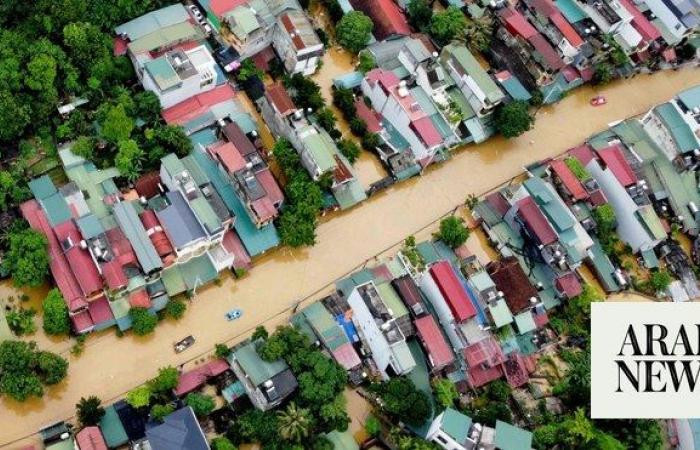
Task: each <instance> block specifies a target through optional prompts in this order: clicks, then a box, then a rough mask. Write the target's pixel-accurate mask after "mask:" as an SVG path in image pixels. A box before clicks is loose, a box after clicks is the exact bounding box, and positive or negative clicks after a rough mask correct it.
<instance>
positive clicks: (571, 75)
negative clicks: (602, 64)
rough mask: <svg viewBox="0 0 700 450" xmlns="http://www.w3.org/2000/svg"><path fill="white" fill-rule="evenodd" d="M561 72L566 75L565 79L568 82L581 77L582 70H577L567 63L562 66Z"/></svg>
mask: <svg viewBox="0 0 700 450" xmlns="http://www.w3.org/2000/svg"><path fill="white" fill-rule="evenodd" d="M561 74H562V75H564V79H565V80H566V82H567V83H571V82H572V81H574V80H577V79H579V78H581V72H579V71H578V70H576V69H575V68H574V67H573V66H571V65H567V66H564V67H562V69H561Z"/></svg>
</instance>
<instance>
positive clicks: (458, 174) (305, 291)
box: [0, 69, 700, 448]
mask: <svg viewBox="0 0 700 450" xmlns="http://www.w3.org/2000/svg"><path fill="white" fill-rule="evenodd" d="M698 83H700V72H698V71H697V70H693V69H690V70H683V71H677V72H664V73H658V74H656V75H652V76H648V75H639V76H637V77H636V78H634V79H632V80H625V81H621V82H616V83H613V84H610V85H609V86H606V87H604V88H601V89H593V88H590V87H584V88H581V89H579V90H577V91H576V92H574V93H572V94H571V95H569V96H568V97H567V98H565V99H564V100H563V101H562V102H561V103H560V104H558V105H554V106H550V107H546V108H543V109H541V110H540V112H539V113H538V116H537V123H536V125H535V128H534V129H533V130H531V131H530V132H528V133H526V134H524V135H523V136H521V137H520V138H518V139H514V140H510V141H506V140H504V139H502V138H494V139H491V140H490V141H488V142H487V143H485V144H483V145H480V146H477V147H475V146H469V147H466V148H464V149H461V150H460V151H458V152H456V153H455V155H454V156H453V157H452V158H451V159H450V160H449V161H448V162H447V163H445V164H442V165H439V166H435V167H432V168H431V169H430V170H428V171H427V172H426V173H425V174H424V175H423V176H421V177H418V178H413V179H411V180H408V181H407V182H404V183H401V184H398V185H395V186H394V187H392V188H390V189H389V190H388V191H386V192H382V193H380V194H379V195H376V196H373V197H372V198H370V199H369V200H368V201H366V202H364V203H363V204H361V205H359V206H357V207H355V208H353V209H352V210H350V211H346V212H343V213H340V214H333V215H331V216H330V217H329V218H328V219H327V220H323V221H322V224H321V225H320V226H319V228H318V236H317V244H316V245H315V246H314V247H311V248H306V249H300V250H294V251H292V250H289V249H281V250H277V251H274V252H271V253H269V254H267V255H264V256H263V257H262V258H260V259H258V260H257V261H255V267H254V268H253V270H251V271H250V273H249V274H248V275H246V276H245V277H244V278H243V279H241V280H234V279H232V278H231V277H228V276H227V277H223V279H222V281H223V282H222V284H221V286H215V285H212V286H209V287H207V288H205V289H201V290H199V291H198V292H197V295H196V296H195V297H194V298H193V299H192V301H191V303H190V304H189V308H188V309H189V311H188V312H187V313H186V314H185V316H184V318H183V319H182V320H180V321H179V322H171V321H164V322H161V323H160V324H159V326H158V328H157V329H156V332H155V333H154V334H153V335H151V336H149V337H147V338H137V337H135V336H133V335H132V334H127V335H126V336H124V337H121V338H120V337H117V335H116V333H114V332H111V333H105V334H103V335H99V336H97V337H96V338H95V337H91V338H90V339H88V341H87V343H86V348H85V351H84V353H83V355H81V356H80V357H77V358H76V357H72V356H71V358H70V362H71V367H70V369H69V376H68V379H67V381H66V382H65V383H64V385H62V386H60V387H59V389H57V391H56V392H51V393H50V395H47V396H46V397H45V399H44V400H41V401H36V402H31V403H29V404H27V405H18V404H15V403H12V402H10V401H8V400H7V399H3V400H2V401H0V421H1V422H2V423H3V427H2V431H0V446H3V445H5V446H6V448H16V444H11V445H7V444H9V443H11V442H15V441H16V440H18V439H21V438H23V437H25V436H28V435H31V434H33V433H35V432H37V431H38V428H40V427H41V426H44V425H47V424H50V423H52V422H54V421H56V420H59V419H63V418H66V417H70V416H72V415H73V414H74V407H75V404H76V403H77V401H78V400H79V399H80V397H81V396H88V395H92V394H99V395H100V397H101V398H102V399H103V401H105V402H109V401H112V400H113V399H115V398H117V397H119V396H122V395H124V393H125V392H127V391H128V390H130V389H132V388H133V387H135V386H137V385H139V384H141V383H143V382H144V381H146V380H147V379H148V378H150V377H152V376H153V375H154V374H155V372H156V370H157V369H158V368H159V367H163V366H166V365H174V366H177V365H179V364H182V363H184V362H186V361H191V360H199V359H201V358H202V357H204V356H205V355H206V354H208V352H210V351H211V350H212V349H213V347H214V345H215V344H217V343H221V342H227V343H233V342H234V341H237V340H240V339H242V338H244V337H246V336H247V335H248V334H250V333H251V332H252V330H253V329H254V328H255V326H256V325H257V324H258V323H261V322H265V323H266V324H267V325H268V327H274V326H275V325H276V324H279V323H282V322H284V321H286V320H287V319H288V318H289V312H290V307H293V305H295V304H297V303H298V302H299V301H301V300H303V299H305V298H308V299H309V300H313V299H316V298H318V296H319V295H320V293H323V292H327V291H328V290H329V289H332V283H333V281H334V280H336V279H337V278H339V277H342V276H343V275H345V274H347V273H348V272H350V271H352V270H354V269H355V268H357V267H358V266H361V265H362V264H363V263H365V262H366V261H368V260H370V259H372V258H374V256H375V255H377V254H378V253H382V252H384V251H386V250H387V249H388V248H391V247H392V246H395V245H397V243H399V242H401V241H402V240H403V238H404V237H406V236H407V235H410V234H414V233H416V232H417V231H418V230H422V234H424V235H425V234H428V233H429V232H431V231H434V225H433V224H434V223H435V220H436V219H439V218H440V217H442V216H443V215H445V214H447V213H449V212H450V211H451V210H453V209H454V208H455V207H456V206H458V205H461V204H463V203H464V201H465V198H466V197H467V195H468V194H474V195H479V194H482V193H484V192H486V191H488V190H490V189H492V188H493V187H495V186H497V185H499V184H501V183H504V182H506V181H508V180H509V179H510V178H512V177H514V176H516V175H517V174H518V173H520V172H521V171H522V167H523V166H524V165H525V164H528V163H530V162H532V161H534V160H538V159H543V158H547V157H551V156H555V155H557V154H560V153H561V152H563V151H564V150H566V149H567V148H569V147H572V146H574V145H577V144H579V143H581V142H582V141H583V140H585V139H586V137H588V136H589V135H590V134H592V133H594V132H596V131H599V130H602V129H604V128H605V127H606V126H607V124H608V123H610V122H613V121H616V120H619V119H623V118H625V117H627V116H629V115H630V114H631V113H637V114H638V113H642V112H644V111H645V110H647V109H648V108H649V107H651V106H653V105H654V104H656V103H659V102H662V101H665V100H667V99H669V98H670V97H672V96H673V95H674V94H676V93H677V92H678V91H680V90H682V89H685V88H688V87H690V86H692V85H694V84H698ZM596 94H603V95H605V96H606V97H607V99H608V104H607V105H606V106H604V107H601V108H592V107H591V106H590V105H589V99H590V98H591V97H592V96H593V95H596ZM232 308H241V309H242V311H243V316H242V317H241V318H240V319H239V320H237V321H234V322H229V321H227V320H226V319H225V317H224V314H225V313H226V312H227V311H229V310H231V309H232ZM266 321H267V322H266ZM189 334H192V335H193V336H195V338H196V340H197V341H196V343H195V344H194V346H193V347H192V348H190V349H189V350H187V351H186V352H183V353H181V354H175V353H174V351H173V348H172V344H173V342H174V341H176V340H179V339H181V338H182V337H184V336H187V335H189ZM56 345H61V344H56Z"/></svg>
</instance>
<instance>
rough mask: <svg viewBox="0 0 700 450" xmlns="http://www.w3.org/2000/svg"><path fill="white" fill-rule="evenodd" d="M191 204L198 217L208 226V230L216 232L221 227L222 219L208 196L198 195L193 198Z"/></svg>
mask: <svg viewBox="0 0 700 450" xmlns="http://www.w3.org/2000/svg"><path fill="white" fill-rule="evenodd" d="M190 206H191V207H192V211H194V213H195V215H196V216H197V218H198V219H199V220H200V221H201V222H202V223H203V224H204V226H205V227H207V231H209V232H210V233H214V232H215V231H216V230H218V229H220V228H221V221H220V220H219V217H218V216H217V215H216V212H215V211H214V208H212V207H211V205H210V204H209V202H208V201H207V199H206V198H204V197H197V198H195V199H192V200H190Z"/></svg>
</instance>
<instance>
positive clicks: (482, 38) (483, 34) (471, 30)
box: [460, 14, 493, 52]
mask: <svg viewBox="0 0 700 450" xmlns="http://www.w3.org/2000/svg"><path fill="white" fill-rule="evenodd" d="M491 39H493V19H491V16H489V15H488V14H484V15H483V16H481V17H476V18H471V19H467V21H466V25H465V27H464V33H462V38H461V39H460V40H461V41H462V42H463V43H464V44H466V46H467V47H469V49H470V50H471V51H473V52H485V51H488V49H489V47H490V46H491Z"/></svg>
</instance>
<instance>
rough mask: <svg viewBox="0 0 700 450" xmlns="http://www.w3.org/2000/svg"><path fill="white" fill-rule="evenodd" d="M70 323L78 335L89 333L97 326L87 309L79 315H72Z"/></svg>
mask: <svg viewBox="0 0 700 450" xmlns="http://www.w3.org/2000/svg"><path fill="white" fill-rule="evenodd" d="M70 321H71V324H73V331H75V332H76V333H78V334H80V333H84V332H86V331H89V330H90V329H92V327H94V326H95V324H94V323H93V321H92V318H91V317H90V312H89V311H88V310H87V308H86V309H83V310H82V311H80V312H79V313H76V314H71V316H70Z"/></svg>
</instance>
